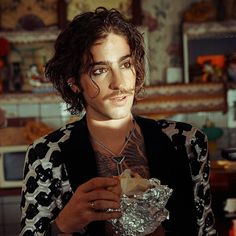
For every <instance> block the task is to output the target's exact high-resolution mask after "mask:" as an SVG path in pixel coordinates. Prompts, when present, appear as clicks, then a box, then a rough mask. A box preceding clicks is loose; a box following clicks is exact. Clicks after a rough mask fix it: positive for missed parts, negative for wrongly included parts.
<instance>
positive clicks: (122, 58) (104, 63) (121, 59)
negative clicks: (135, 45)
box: [89, 54, 131, 68]
mask: <svg viewBox="0 0 236 236" xmlns="http://www.w3.org/2000/svg"><path fill="white" fill-rule="evenodd" d="M129 57H131V54H128V55H125V56H122V57H121V58H119V60H118V63H120V62H122V61H124V60H125V59H127V58H129ZM112 63H113V62H110V61H97V62H93V63H91V64H90V65H89V67H90V68H92V67H94V66H96V65H109V64H112Z"/></svg>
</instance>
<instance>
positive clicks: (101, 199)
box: [56, 177, 121, 233]
mask: <svg viewBox="0 0 236 236" xmlns="http://www.w3.org/2000/svg"><path fill="white" fill-rule="evenodd" d="M117 185H118V186H119V185H120V184H119V180H117V179H116V178H106V177H97V178H93V179H91V180H89V181H88V182H86V183H84V184H82V185H80V186H79V187H78V188H77V190H76V191H75V193H74V195H73V196H72V198H71V199H70V201H69V202H68V203H67V204H66V206H65V207H64V208H63V209H62V211H61V212H60V213H59V215H58V217H57V218H56V224H57V226H58V228H59V229H60V230H61V231H62V232H65V233H73V232H78V231H79V230H81V229H83V228H84V227H85V226H86V225H88V224H89V223H90V222H92V221H100V220H111V219H115V218H119V217H120V216H121V212H120V211H110V212H106V210H107V209H116V210H117V209H119V208H120V192H121V190H120V191H118V192H115V193H114V192H112V191H111V190H109V189H110V188H111V187H115V186H117ZM118 188H120V187H118Z"/></svg>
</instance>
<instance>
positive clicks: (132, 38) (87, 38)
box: [45, 7, 145, 114]
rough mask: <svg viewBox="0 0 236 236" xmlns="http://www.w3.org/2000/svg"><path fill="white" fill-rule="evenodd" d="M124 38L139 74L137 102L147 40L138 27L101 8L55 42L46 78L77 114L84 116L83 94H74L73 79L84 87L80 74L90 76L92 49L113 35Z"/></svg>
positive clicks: (75, 22) (74, 23) (78, 18)
mask: <svg viewBox="0 0 236 236" xmlns="http://www.w3.org/2000/svg"><path fill="white" fill-rule="evenodd" d="M111 32H113V33H115V34H117V35H120V36H124V37H125V38H126V39H127V42H128V44H129V46H130V50H131V56H132V58H133V60H134V67H135V70H136V86H135V98H134V101H136V100H137V98H138V96H139V95H140V93H141V91H142V88H143V84H144V74H145V72H144V56H145V51H144V40H143V36H142V34H141V33H140V32H139V31H138V29H137V28H136V26H135V25H133V24H132V23H131V22H129V21H128V20H126V19H125V18H124V17H123V16H122V14H121V13H120V12H119V11H117V10H116V9H110V10H108V9H106V8H103V7H99V8H97V9H96V10H95V11H94V12H86V13H82V14H80V15H78V16H76V17H75V18H74V19H73V20H72V21H71V22H70V23H69V24H68V26H67V27H66V28H65V29H64V30H63V31H62V32H61V33H60V34H59V36H58V38H57V40H56V42H55V53H54V55H53V57H52V58H51V59H50V60H49V61H48V62H47V63H46V67H45V76H46V77H47V78H48V79H49V80H50V81H51V82H52V84H53V86H54V87H55V88H56V89H57V90H58V92H59V93H60V95H61V96H62V98H63V100H64V101H65V102H66V103H67V105H68V110H69V111H71V112H72V113H73V114H75V113H80V112H82V110H83V108H84V99H83V96H82V93H79V94H77V93H74V92H73V91H72V90H71V88H70V87H69V86H68V84H67V80H68V79H69V78H71V77H74V78H75V79H76V85H78V86H79V87H80V74H81V73H82V72H88V65H89V64H90V63H91V62H92V61H93V58H92V55H91V52H90V49H91V46H92V45H93V44H94V42H95V41H97V40H98V39H101V38H105V37H106V36H107V35H108V34H109V33H111Z"/></svg>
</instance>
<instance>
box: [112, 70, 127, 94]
mask: <svg viewBox="0 0 236 236" xmlns="http://www.w3.org/2000/svg"><path fill="white" fill-rule="evenodd" d="M123 77H124V75H123V74H122V73H121V71H120V69H119V68H115V69H112V70H111V72H110V84H109V88H110V89H112V90H119V89H121V88H124V87H125V79H124V78H123Z"/></svg>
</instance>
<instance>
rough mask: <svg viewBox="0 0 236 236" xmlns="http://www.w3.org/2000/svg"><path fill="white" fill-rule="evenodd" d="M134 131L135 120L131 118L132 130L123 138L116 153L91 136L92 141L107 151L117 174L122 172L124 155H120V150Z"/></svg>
mask: <svg viewBox="0 0 236 236" xmlns="http://www.w3.org/2000/svg"><path fill="white" fill-rule="evenodd" d="M134 131H135V120H133V128H132V130H131V131H130V132H129V135H128V137H126V138H125V140H126V141H125V143H124V145H123V147H122V149H121V151H120V152H119V153H118V154H115V153H114V152H112V151H111V149H110V148H108V147H107V146H106V145H105V144H103V143H102V142H100V141H98V140H97V139H95V138H94V137H92V139H93V141H94V142H95V143H96V144H98V145H99V146H100V147H102V148H103V149H104V150H106V151H107V152H109V153H110V154H111V155H112V157H111V160H112V161H113V162H115V164H116V169H117V173H118V175H120V174H121V173H122V172H123V168H122V163H123V161H124V160H125V158H126V156H124V155H122V152H123V151H124V149H125V147H126V145H127V144H128V143H129V141H130V138H131V137H132V136H133V134H134Z"/></svg>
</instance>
